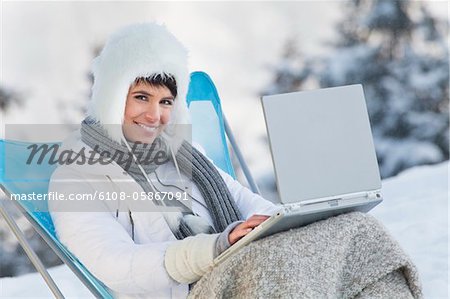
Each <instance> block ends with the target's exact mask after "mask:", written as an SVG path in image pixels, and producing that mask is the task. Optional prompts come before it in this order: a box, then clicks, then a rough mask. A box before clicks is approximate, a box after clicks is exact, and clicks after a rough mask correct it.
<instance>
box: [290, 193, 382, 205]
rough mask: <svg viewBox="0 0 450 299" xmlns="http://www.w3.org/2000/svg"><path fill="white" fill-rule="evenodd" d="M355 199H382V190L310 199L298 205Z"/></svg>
mask: <svg viewBox="0 0 450 299" xmlns="http://www.w3.org/2000/svg"><path fill="white" fill-rule="evenodd" d="M355 198H367V199H369V200H371V199H376V198H381V193H380V190H374V191H365V192H357V193H350V194H342V195H338V196H328V197H322V198H315V199H308V200H305V201H301V202H299V203H297V204H299V205H300V206H307V205H312V204H317V203H322V202H333V201H335V202H336V201H339V200H347V199H355Z"/></svg>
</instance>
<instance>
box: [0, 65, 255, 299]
mask: <svg viewBox="0 0 450 299" xmlns="http://www.w3.org/2000/svg"><path fill="white" fill-rule="evenodd" d="M193 77H201V79H202V80H206V81H205V82H208V81H209V83H210V84H211V87H210V88H211V93H210V94H209V95H208V96H209V97H213V98H214V101H216V102H215V109H216V112H218V115H219V117H220V115H221V116H222V118H221V119H220V120H221V122H222V123H221V131H222V132H225V134H224V135H223V136H222V138H223V141H224V144H226V140H225V138H226V137H227V138H228V141H229V144H230V145H231V148H232V150H233V152H234V153H235V155H236V158H237V160H238V163H239V165H240V167H241V168H242V171H243V173H244V175H245V178H246V180H247V182H248V184H249V187H250V189H251V190H252V191H253V192H254V193H257V194H260V191H259V188H258V186H257V184H256V182H255V181H254V179H253V177H252V175H251V173H250V170H249V168H248V166H247V164H246V162H245V160H244V158H243V155H242V153H241V151H240V149H239V147H238V145H237V142H236V140H235V138H234V135H233V133H232V130H231V127H230V125H229V124H228V121H227V120H226V118H225V116H224V114H223V113H222V110H221V104H220V98H219V96H218V93H217V90H216V88H215V86H214V84H213V82H212V80H211V78H210V77H209V76H208V75H207V74H206V73H204V72H193V73H191V79H192V78H193ZM196 100H199V99H196ZM200 100H211V98H209V99H208V98H205V99H200ZM190 101H191V100H190V99H189V94H188V105H189V104H190ZM225 136H226V137H225ZM225 151H226V154H228V156H229V157H230V155H229V153H228V149H227V148H225ZM229 166H230V167H231V171H232V172H233V173H232V175H233V176H235V175H234V170H233V168H232V165H229ZM0 189H1V190H2V191H3V192H4V193H5V195H6V196H7V198H8V199H9V201H10V202H13V204H14V206H15V207H16V208H17V209H18V210H19V211H20V212H21V213H22V214H23V215H24V216H25V217H26V219H27V220H28V221H29V222H30V223H31V224H32V226H33V228H34V229H35V230H36V231H37V233H38V234H39V235H40V236H41V238H42V239H43V240H44V241H45V242H46V243H47V244H48V245H49V247H50V248H51V249H52V250H53V252H55V253H56V255H57V256H58V257H59V258H60V259H61V260H62V261H63V263H64V264H66V265H67V266H68V267H69V268H70V269H71V270H72V272H73V273H74V274H75V275H76V276H77V277H78V278H79V279H80V280H81V282H82V283H83V284H84V285H85V286H86V287H87V288H88V289H89V291H90V292H91V293H92V294H93V295H94V296H95V297H96V298H105V297H106V298H113V296H112V295H111V294H109V295H110V296H109V297H108V295H106V294H104V293H102V292H100V291H99V290H98V289H97V285H96V282H95V281H92V280H89V277H86V275H85V273H83V272H82V271H81V270H80V269H79V268H77V266H76V265H75V264H74V263H73V260H71V259H70V257H69V256H68V255H67V254H66V253H65V252H63V250H62V249H61V248H60V247H58V245H57V244H56V243H55V241H54V240H53V239H52V237H51V236H49V234H48V232H47V231H45V230H44V229H43V228H42V227H41V225H40V223H38V221H37V220H36V218H35V216H33V215H32V214H30V213H29V211H27V210H26V209H25V208H24V207H23V206H22V205H21V204H19V203H18V202H16V201H15V200H12V196H11V193H10V192H9V191H8V190H7V189H6V187H5V186H3V184H2V183H1V182H0ZM6 201H8V200H1V199H0V215H1V216H3V218H4V219H5V221H6V223H7V225H8V226H9V228H10V229H11V231H12V232H13V234H14V235H15V236H16V238H17V240H18V242H19V244H20V245H21V246H22V248H23V249H24V251H25V253H26V254H27V256H28V258H29V259H30V261H31V263H32V264H33V265H34V267H35V268H36V270H37V271H38V272H39V273H40V275H41V276H42V278H43V279H44V281H45V283H46V284H47V286H48V287H49V289H50V290H51V292H52V293H53V295H54V296H55V297H56V298H58V299H59V298H64V295H63V294H62V292H61V290H60V289H59V288H58V286H57V284H56V283H55V281H54V280H53V278H52V277H51V276H50V274H49V273H48V271H47V269H46V268H45V266H44V265H43V263H42V261H41V259H40V258H39V257H38V256H37V254H36V252H35V251H34V250H33V249H32V248H31V246H30V244H29V243H28V241H27V240H26V238H25V236H24V234H23V232H22V231H21V229H20V228H19V226H18V225H17V223H16V221H15V220H14V219H13V217H12V216H11V215H10V214H9V212H8V211H7V210H6V208H5V206H4V202H6Z"/></svg>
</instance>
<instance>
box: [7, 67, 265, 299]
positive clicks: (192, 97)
mask: <svg viewBox="0 0 450 299" xmlns="http://www.w3.org/2000/svg"><path fill="white" fill-rule="evenodd" d="M187 103H188V106H189V110H190V113H191V119H192V140H193V141H194V142H196V143H198V144H200V145H201V146H202V147H203V148H204V150H205V152H206V154H207V155H208V156H209V157H210V158H211V159H212V160H213V161H214V163H215V164H216V165H217V166H218V167H220V168H221V169H222V170H224V171H225V172H227V173H228V174H230V175H231V176H233V177H236V176H235V172H234V169H233V166H232V163H231V160H230V155H229V151H228V146H227V141H226V135H227V136H228V139H229V141H230V143H231V145H232V148H233V151H234V152H235V154H236V156H237V158H238V160H239V163H240V164H241V167H242V169H243V170H244V174H245V175H246V177H247V181H248V182H249V185H250V186H251V188H252V190H253V191H254V192H258V190H257V187H256V184H255V183H254V181H253V179H252V177H251V175H250V173H249V172H248V168H247V166H246V164H245V161H244V160H243V159H242V155H241V154H240V151H239V148H238V147H237V145H236V143H235V141H234V137H233V135H232V133H231V130H230V128H229V126H228V124H227V122H226V120H225V119H224V117H223V113H222V110H221V103H220V99H219V96H218V94H217V90H216V88H215V86H214V84H213V82H212V81H211V79H210V78H209V76H208V75H207V74H205V73H203V72H194V73H192V74H191V82H190V85H189V91H188V96H187ZM46 144H47V145H49V146H52V145H56V146H57V145H59V143H54V144H49V143H46ZM29 145H31V143H27V142H20V141H11V140H0V187H1V189H2V190H3V191H4V192H5V194H6V195H7V197H8V198H11V195H12V194H31V193H33V192H34V193H35V194H45V193H47V191H48V183H49V178H50V176H51V174H52V173H53V171H54V169H55V168H56V165H49V163H47V162H48V158H49V157H48V155H47V158H46V159H47V160H44V161H42V163H41V164H40V165H39V164H37V163H35V164H30V165H27V164H26V161H27V159H28V156H29V149H27V147H28V146H29ZM6 202H11V203H13V204H14V205H15V206H16V207H17V208H18V209H19V210H20V211H21V212H22V213H23V214H24V215H25V217H26V218H27V219H28V220H29V221H30V223H31V224H32V225H33V227H34V228H35V230H36V231H37V232H38V233H39V235H40V236H41V237H42V238H43V239H44V241H45V242H46V243H47V244H48V245H49V246H50V248H51V249H52V250H53V251H54V252H55V253H56V254H57V255H58V256H59V258H60V259H61V260H62V261H63V262H64V263H65V264H66V265H67V266H68V267H69V268H70V269H71V270H72V271H73V272H74V273H75V275H77V277H78V278H79V279H80V280H81V281H82V282H83V283H84V285H85V286H86V287H87V288H88V289H89V290H90V291H91V292H92V294H93V295H94V296H95V297H98V298H113V295H112V292H111V291H110V290H109V289H108V288H107V287H106V286H105V285H104V284H103V283H101V282H100V281H99V280H97V279H96V278H95V277H94V276H93V275H92V274H91V273H90V272H89V271H88V270H87V269H86V268H85V267H84V266H83V265H82V264H81V263H80V262H79V261H78V259H77V258H76V257H75V256H74V255H73V254H71V253H70V252H69V251H68V250H67V249H66V248H65V247H64V246H63V245H62V244H61V243H60V242H59V240H58V238H57V237H56V234H55V228H54V226H53V222H52V219H51V217H50V215H49V213H48V212H46V211H47V202H46V201H44V200H41V201H27V200H23V201H22V200H8V199H6V200H0V214H1V215H2V216H3V217H4V218H5V220H6V223H7V224H8V225H9V227H10V228H11V230H12V232H13V233H14V234H15V235H16V237H17V239H18V240H19V243H20V244H21V246H22V247H23V249H24V251H25V253H26V254H27V255H28V257H29V258H30V260H31V262H32V263H33V265H34V266H35V267H36V269H37V270H38V272H39V273H40V274H41V275H42V277H43V279H44V280H45V282H46V283H47V285H48V286H49V288H50V289H51V291H52V292H53V294H54V295H55V297H57V298H64V296H63V294H62V293H61V291H60V290H59V288H58V287H57V285H56V284H55V282H54V281H53V279H52V278H51V277H50V275H49V274H48V272H47V270H46V269H45V267H44V266H43V264H42V262H41V260H40V259H39V257H38V256H37V255H36V253H35V252H34V251H33V250H32V249H31V247H30V245H29V244H28V242H27V240H26V239H25V237H24V235H23V233H22V232H21V230H20V228H19V227H18V226H17V224H16V222H15V221H14V219H13V218H12V217H11V216H10V215H9V213H8V211H7V210H6V209H5V207H4V206H3V205H4V204H5V203H6Z"/></svg>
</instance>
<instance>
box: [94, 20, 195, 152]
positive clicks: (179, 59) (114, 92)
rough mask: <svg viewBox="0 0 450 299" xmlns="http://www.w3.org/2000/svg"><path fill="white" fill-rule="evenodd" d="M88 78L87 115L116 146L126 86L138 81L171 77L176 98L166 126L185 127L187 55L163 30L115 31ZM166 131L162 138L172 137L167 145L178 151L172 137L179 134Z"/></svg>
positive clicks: (156, 27)
mask: <svg viewBox="0 0 450 299" xmlns="http://www.w3.org/2000/svg"><path fill="white" fill-rule="evenodd" d="M92 74H93V76H94V85H93V87H92V97H91V101H90V103H89V106H88V114H89V115H90V116H92V117H93V118H95V119H96V120H98V121H99V122H100V123H101V124H102V126H103V127H104V128H105V130H106V131H107V133H108V134H109V137H110V138H112V139H113V140H115V141H117V142H119V143H120V142H121V141H122V140H124V136H123V133H122V123H123V116H124V112H125V103H126V97H127V94H128V89H129V87H130V85H131V84H132V83H133V82H134V80H135V79H136V78H138V77H148V76H150V75H153V74H161V75H165V74H171V75H173V76H174V78H175V80H176V81H177V88H178V90H177V93H178V94H177V98H176V100H175V103H174V107H173V111H172V115H171V120H170V124H174V125H176V124H189V114H188V110H187V105H186V94H187V91H188V86H189V71H188V53H187V50H186V48H185V47H184V46H183V45H182V44H181V43H180V42H179V41H178V40H177V39H176V38H175V37H174V36H173V35H172V34H171V33H170V32H169V31H168V30H167V29H166V27H165V26H162V25H158V24H155V23H139V24H134V25H130V26H127V27H124V28H122V29H120V30H118V31H117V32H115V33H114V34H113V35H111V37H110V38H109V39H108V41H107V42H106V44H105V46H104V48H103V50H102V51H101V53H100V55H99V56H98V57H96V58H95V59H94V61H93V64H92ZM118 125H119V126H118ZM170 127H171V126H170V125H169V126H168V127H167V129H166V132H165V133H166V134H164V136H166V138H167V136H172V139H173V140H169V141H172V142H171V145H172V146H175V148H176V149H178V142H176V141H175V140H176V139H177V138H174V137H177V135H180V132H176V130H177V129H176V127H177V126H175V128H174V127H172V128H170ZM181 127H183V126H181ZM174 130H175V131H174ZM178 137H179V136H178Z"/></svg>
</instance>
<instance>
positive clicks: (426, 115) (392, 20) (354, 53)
mask: <svg viewBox="0 0 450 299" xmlns="http://www.w3.org/2000/svg"><path fill="white" fill-rule="evenodd" d="M344 11H345V17H344V18H343V21H341V22H340V23H339V24H338V26H337V28H338V39H337V40H336V41H335V42H334V43H333V44H332V45H333V47H334V49H333V50H334V51H333V53H332V55H330V56H328V57H322V58H320V59H319V61H320V63H316V64H314V66H313V67H312V69H313V71H312V72H309V74H311V76H312V77H313V78H314V80H317V82H318V83H319V84H320V86H321V87H331V86H339V85H347V84H355V83H361V84H363V86H364V91H365V95H366V100H367V106H368V110H369V115H370V120H371V125H372V131H373V135H374V139H375V147H376V151H377V156H378V159H379V165H380V171H381V175H382V177H389V176H392V175H395V174H397V173H398V172H400V171H401V170H403V169H405V168H408V167H411V166H414V165H420V164H431V163H438V162H441V161H443V160H446V159H448V158H449V152H448V150H449V148H448V142H449V139H448V129H449V116H448V97H449V63H448V47H447V44H446V34H447V25H448V24H447V23H446V22H442V21H439V20H437V19H436V18H434V17H433V16H432V15H431V14H430V13H429V11H428V10H427V9H426V6H425V3H419V2H412V1H392V0H373V1H367V0H351V1H348V2H346V3H345V5H344ZM291 72H292V73H294V72H293V71H291ZM297 72H298V71H297ZM275 73H276V77H279V76H280V75H279V74H278V73H277V72H275ZM284 75H289V73H285V74H284ZM298 89H299V88H295V89H292V90H290V91H293V90H298Z"/></svg>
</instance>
